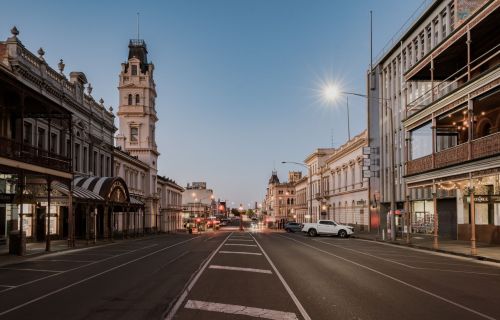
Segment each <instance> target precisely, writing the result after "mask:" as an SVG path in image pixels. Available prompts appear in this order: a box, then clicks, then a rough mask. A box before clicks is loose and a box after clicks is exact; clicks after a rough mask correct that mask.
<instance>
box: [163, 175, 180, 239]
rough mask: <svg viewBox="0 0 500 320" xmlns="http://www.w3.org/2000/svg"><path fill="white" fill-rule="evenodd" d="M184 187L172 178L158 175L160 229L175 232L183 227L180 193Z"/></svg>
mask: <svg viewBox="0 0 500 320" xmlns="http://www.w3.org/2000/svg"><path fill="white" fill-rule="evenodd" d="M183 192H184V188H182V187H181V186H179V185H178V184H177V183H175V181H174V180H172V179H169V178H166V177H162V176H158V193H159V194H160V230H161V231H163V232H175V231H178V230H182V229H183V225H184V223H183V214H182V193H183Z"/></svg>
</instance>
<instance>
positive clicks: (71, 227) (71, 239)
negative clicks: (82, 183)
mask: <svg viewBox="0 0 500 320" xmlns="http://www.w3.org/2000/svg"><path fill="white" fill-rule="evenodd" d="M68 190H69V193H68V247H69V248H71V247H74V246H75V219H74V217H75V215H74V210H75V208H74V206H73V179H71V180H70V181H69V183H68Z"/></svg>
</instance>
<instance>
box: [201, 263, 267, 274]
mask: <svg viewBox="0 0 500 320" xmlns="http://www.w3.org/2000/svg"><path fill="white" fill-rule="evenodd" d="M208 268H209V269H221V270H232V271H244V272H255V273H266V274H273V273H272V272H271V270H266V269H254V268H240V267H230V266H218V265H214V264H212V265H210V266H209V267H208Z"/></svg>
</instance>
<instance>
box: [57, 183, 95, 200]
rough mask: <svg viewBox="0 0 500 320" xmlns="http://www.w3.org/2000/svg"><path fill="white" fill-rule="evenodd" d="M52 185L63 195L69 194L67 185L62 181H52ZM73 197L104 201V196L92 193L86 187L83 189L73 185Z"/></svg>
mask: <svg viewBox="0 0 500 320" xmlns="http://www.w3.org/2000/svg"><path fill="white" fill-rule="evenodd" d="M52 187H53V188H54V189H56V190H57V191H59V192H61V193H63V194H65V195H69V189H68V186H67V185H65V184H64V183H60V182H53V183H52ZM73 197H75V198H77V199H80V200H92V201H104V198H103V197H101V196H100V195H98V194H97V193H94V192H92V191H90V190H87V189H83V188H81V187H78V186H74V187H73Z"/></svg>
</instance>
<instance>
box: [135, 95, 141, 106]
mask: <svg viewBox="0 0 500 320" xmlns="http://www.w3.org/2000/svg"><path fill="white" fill-rule="evenodd" d="M139 103H141V97H140V96H139V95H138V94H136V95H135V104H139Z"/></svg>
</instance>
